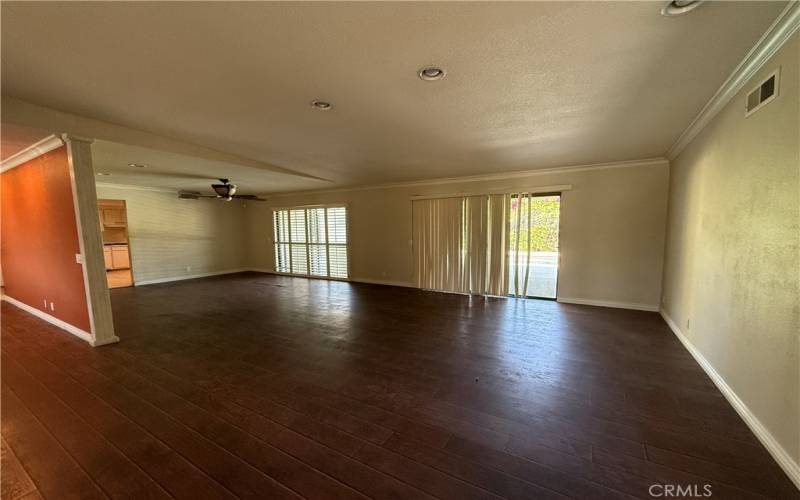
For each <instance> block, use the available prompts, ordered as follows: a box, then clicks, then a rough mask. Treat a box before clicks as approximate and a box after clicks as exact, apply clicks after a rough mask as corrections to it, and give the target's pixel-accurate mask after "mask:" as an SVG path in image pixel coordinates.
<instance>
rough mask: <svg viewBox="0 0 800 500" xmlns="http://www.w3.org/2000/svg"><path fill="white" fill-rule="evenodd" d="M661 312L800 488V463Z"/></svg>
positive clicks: (718, 387)
mask: <svg viewBox="0 0 800 500" xmlns="http://www.w3.org/2000/svg"><path fill="white" fill-rule="evenodd" d="M659 312H660V313H661V317H662V318H664V321H665V322H666V323H667V325H668V326H669V328H670V330H672V333H674V334H675V336H676V337H678V340H680V342H681V344H683V346H684V347H685V348H686V350H687V351H689V354H691V355H692V357H693V358H694V359H695V361H697V364H699V365H700V368H702V369H703V371H704V372H706V375H708V377H709V378H710V379H711V381H712V382H714V385H716V386H717V389H719V391H720V392H721V393H722V395H723V396H725V399H727V400H728V403H730V405H731V406H733V409H734V410H736V413H738V414H739V416H740V417H742V420H744V422H745V423H746V424H747V426H748V427H749V428H750V430H751V431H753V434H755V435H756V437H757V438H758V440H759V441H761V444H763V445H764V447H765V448H766V449H767V451H769V453H770V455H772V458H774V459H775V461H776V462H778V465H780V466H781V469H783V471H784V472H785V473H786V475H788V476H789V479H791V480H792V482H793V483H794V484H795V486H797V488H798V489H800V464H798V463H797V462H795V461H794V460H793V459H792V457H791V455H789V453H788V452H787V451H786V450H785V449H784V448H783V446H781V445H780V443H778V441H777V440H776V439H775V438H774V437H773V436H772V434H771V433H770V432H769V431H768V430H767V428H766V427H764V425H763V424H762V423H761V421H760V420H758V417H756V416H755V414H754V413H753V412H752V411H750V408H748V407H747V405H746V404H745V402H744V401H742V400H741V398H739V396H738V395H737V394H736V392H734V390H733V389H732V388H731V386H729V385H728V383H727V382H725V379H724V378H722V375H720V374H719V373H718V372H717V370H715V369H714V366H713V365H712V364H711V363H710V362H709V361H708V360H707V359H706V358H705V356H703V354H702V353H701V352H700V351H699V350H698V349H697V348H696V347H695V346H694V344H692V342H691V341H690V340H689V339H688V338H687V337H686V336H685V335H684V334H683V332H682V331H681V329H680V328H678V325H677V324H675V322H674V321H673V320H672V318H671V317H670V316H669V314H668V313H667V311H666V310H665V309H663V308H661V309H660V311H659Z"/></svg>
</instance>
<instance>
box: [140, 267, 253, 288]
mask: <svg viewBox="0 0 800 500" xmlns="http://www.w3.org/2000/svg"><path fill="white" fill-rule="evenodd" d="M250 270H251V269H247V268H239V269H226V270H224V271H212V272H210V273H199V274H186V275H183V276H167V277H165V278H154V279H149V280H139V281H134V282H133V284H134V285H136V286H144V285H155V284H158V283H169V282H171V281H182V280H193V279H197V278H207V277H209V276H219V275H221V274H233V273H242V272H244V271H250Z"/></svg>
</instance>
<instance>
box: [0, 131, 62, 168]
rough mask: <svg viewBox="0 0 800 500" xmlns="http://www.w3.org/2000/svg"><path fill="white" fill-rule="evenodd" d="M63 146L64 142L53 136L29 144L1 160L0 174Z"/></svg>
mask: <svg viewBox="0 0 800 500" xmlns="http://www.w3.org/2000/svg"><path fill="white" fill-rule="evenodd" d="M63 145H64V141H62V140H61V138H60V137H58V136H55V135H50V136H47V137H45V138H44V139H42V140H41V141H38V142H35V143H33V144H31V145H30V146H28V147H27V148H25V149H23V150H22V151H19V152H17V153H15V154H13V155H11V156H9V157H8V158H6V159H5V160H3V162H2V163H0V173H2V172H5V171H7V170H11V169H12V168H14V167H18V166H20V165H22V164H23V163H25V162H26V161H31V160H33V159H34V158H36V157H39V156H42V155H43V154H45V153H49V152H50V151H52V150H54V149H56V148H59V147H61V146H63Z"/></svg>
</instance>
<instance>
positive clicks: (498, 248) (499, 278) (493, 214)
mask: <svg viewBox="0 0 800 500" xmlns="http://www.w3.org/2000/svg"><path fill="white" fill-rule="evenodd" d="M488 198H489V200H488V214H487V218H486V220H487V232H486V239H487V242H488V250H487V256H486V262H487V269H486V289H485V293H486V294H487V295H498V296H501V297H505V296H506V295H508V208H509V197H508V195H505V194H492V195H489V196H488Z"/></svg>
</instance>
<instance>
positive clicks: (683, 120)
mask: <svg viewBox="0 0 800 500" xmlns="http://www.w3.org/2000/svg"><path fill="white" fill-rule="evenodd" d="M662 5H663V3H662V2H655V3H654V2H552V3H551V2H531V3H477V2H476V3H470V2H467V3H411V2H408V3H406V2H400V3H358V2H356V3H311V2H309V3H304V2H300V3H292V2H274V3H267V2H242V3H238V2H237V3H225V2H222V3H210V2H192V3H181V2H177V3H160V2H159V3H149V2H131V3H127V2H89V3H76V2H54V3H38V2H31V3H27V2H22V3H18V2H3V3H2V91H3V94H4V95H9V96H13V97H16V98H19V99H22V100H26V101H30V102H34V103H37V104H41V105H44V106H49V107H52V108H55V109H59V110H63V111H68V112H71V113H76V114H79V115H83V116H86V117H91V118H95V119H100V120H105V121H109V122H113V123H117V124H121V125H125V126H128V127H132V128H136V129H141V130H146V131H150V132H154V133H158V134H161V135H164V136H167V137H171V138H177V139H181V140H185V141H187V142H192V143H195V144H202V145H204V146H207V147H211V148H215V149H217V150H220V151H225V152H229V153H235V154H237V155H240V156H244V157H248V158H252V159H256V160H260V161H265V162H270V163H272V164H275V165H280V166H283V167H287V168H291V169H294V170H298V171H302V172H305V173H308V174H312V175H316V176H319V177H323V178H326V179H331V180H333V181H334V183H333V184H331V183H325V186H321V185H320V182H319V181H314V180H310V179H301V178H294V177H292V176H288V175H284V174H275V173H272V172H263V171H258V170H255V169H248V168H247V167H238V168H240V169H244V170H241V171H238V170H230V168H233V167H234V166H232V165H228V166H227V167H225V168H222V167H223V165H220V164H215V163H214V162H207V161H193V162H188V163H187V162H186V161H183V163H181V161H182V160H181V158H180V157H175V156H174V155H172V156H171V157H170V155H166V154H163V153H155V152H147V151H142V150H137V148H132V147H127V146H114V145H102V144H98V161H97V163H98V165H99V166H102V167H103V168H107V169H120V168H121V169H122V171H123V172H124V171H125V167H124V166H125V165H126V164H127V163H130V162H137V163H148V162H152V163H153V168H152V169H151V170H149V171H148V173H144V172H138V173H135V174H131V173H128V174H123V173H121V172H117V173H116V174H115V176H116V178H117V179H118V180H119V181H120V182H122V181H124V182H125V183H128V182H138V183H147V184H148V185H164V186H169V187H176V186H174V185H175V184H179V183H180V184H181V186H180V187H187V188H189V187H192V186H193V185H194V184H192V183H193V182H195V181H199V180H200V179H199V178H198V179H194V178H192V179H189V178H188V177H186V176H183V177H182V179H183V180H181V177H180V176H163V175H161V176H160V175H157V174H158V173H160V171H159V169H162V168H163V171H164V172H175V173H178V172H181V173H192V174H193V175H197V176H199V177H208V178H213V177H216V176H217V175H220V171H221V170H224V171H225V172H228V171H231V172H233V173H230V174H226V175H229V176H230V177H231V178H233V179H234V180H235V181H237V182H239V184H240V185H242V186H245V184H246V183H245V182H243V181H242V179H244V178H245V177H247V183H249V185H250V187H251V188H252V190H254V191H258V192H269V191H285V190H292V189H308V188H315V187H329V186H331V185H355V184H372V183H383V182H396V181H408V180H418V179H427V178H437V177H454V176H459V175H473V174H488V173H499V172H504V171H515V170H522V169H535V168H547V167H553V166H559V165H573V164H582V163H597V162H607V161H618V160H629V159H640V158H649V157H656V156H661V155H663V154H664V153H665V151H666V150H667V149H668V148H669V146H670V145H671V144H672V143H673V142H674V140H675V139H676V138H677V137H678V135H679V134H680V133H681V132H682V131H683V129H684V128H685V127H686V126H687V125H688V124H689V122H690V121H691V120H692V119H693V118H694V116H695V115H696V114H697V113H698V112H699V110H700V108H701V107H702V106H703V104H705V102H706V101H707V100H708V99H709V98H710V97H711V96H712V94H713V93H714V92H715V91H716V89H717V88H718V87H719V85H720V84H721V83H722V82H723V81H724V80H725V78H726V77H727V76H728V75H729V74H730V72H731V71H732V69H733V68H734V67H735V65H736V64H737V63H738V62H739V61H740V60H741V58H742V57H743V56H744V55H745V54H746V53H747V51H748V50H749V49H750V47H752V45H753V44H754V43H755V41H756V40H757V39H758V38H759V36H760V35H761V34H762V33H763V32H764V31H765V30H766V29H767V27H768V26H769V25H770V23H771V22H772V21H773V20H774V19H775V18H776V17H777V15H778V14H779V13H780V11H781V10H782V9H783V7H784V6H785V3H784V2H706V3H705V4H703V5H702V6H701V7H700V8H698V9H697V10H695V11H694V12H692V13H691V14H688V15H686V16H680V17H675V18H667V17H663V16H661V15H659V11H660V9H661V6H662ZM428 64H438V65H441V66H442V67H444V68H445V69H446V70H447V76H446V78H444V79H443V80H441V81H439V82H434V83H431V82H423V81H421V80H419V79H418V78H417V76H416V70H417V69H418V68H420V67H422V66H424V65H428ZM313 98H322V99H326V100H330V101H331V102H333V103H334V106H335V107H334V109H333V110H331V111H328V112H319V111H315V110H312V109H311V108H310V107H309V105H308V103H309V101H311V100H312V99H313ZM150 155H162V156H164V157H165V158H164V160H163V162H162V159H161V158H158V157H151V156H150ZM162 163H163V165H164V167H161V164H162ZM229 167H230V168H229ZM129 171H130V169H128V172H129ZM112 173H113V172H112ZM234 174H235V175H234ZM139 177H141V178H139ZM237 177H238V178H237ZM114 182H116V181H114ZM203 182H205V181H203Z"/></svg>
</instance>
